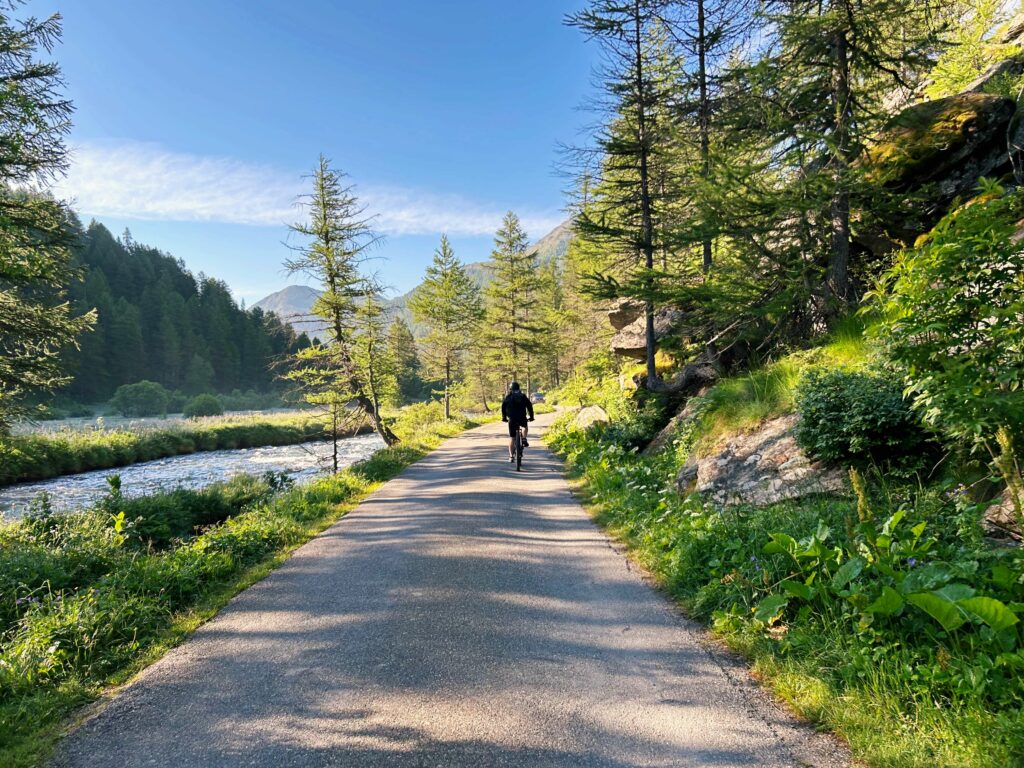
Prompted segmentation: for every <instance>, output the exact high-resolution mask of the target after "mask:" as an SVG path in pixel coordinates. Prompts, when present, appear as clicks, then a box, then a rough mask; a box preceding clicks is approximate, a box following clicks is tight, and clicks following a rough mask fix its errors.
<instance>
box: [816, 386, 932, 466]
mask: <svg viewBox="0 0 1024 768" xmlns="http://www.w3.org/2000/svg"><path fill="white" fill-rule="evenodd" d="M796 398H797V411H798V412H799V414H800V421H799V422H798V424H797V428H796V441H797V443H798V444H799V445H800V447H801V448H803V449H804V450H805V451H806V452H807V454H808V455H809V456H811V457H812V458H815V459H822V460H824V461H831V462H836V463H840V464H851V465H864V464H871V463H874V464H878V465H880V466H887V467H892V466H894V465H896V466H910V465H920V459H921V457H922V449H923V448H924V447H925V446H926V445H927V444H928V435H927V433H926V432H925V431H924V429H923V428H922V426H921V424H920V422H919V421H918V419H917V417H916V415H915V414H914V413H913V412H912V411H911V408H910V405H909V404H908V403H907V401H906V400H905V399H904V397H903V392H902V389H901V388H900V385H899V383H898V382H897V381H895V380H894V379H893V378H892V377H890V376H886V375H883V374H878V373H866V372H858V371H846V370H842V369H820V368H819V369H812V370H811V371H809V372H808V373H807V374H806V375H805V376H804V378H803V380H802V381H801V383H800V384H799V386H798V387H797V393H796Z"/></svg>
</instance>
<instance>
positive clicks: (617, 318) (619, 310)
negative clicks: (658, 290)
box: [608, 299, 644, 331]
mask: <svg viewBox="0 0 1024 768" xmlns="http://www.w3.org/2000/svg"><path fill="white" fill-rule="evenodd" d="M643 313H644V303H643V302H642V301H638V300H637V299H619V301H618V303H617V304H615V306H613V307H612V308H611V309H610V310H608V322H609V323H611V324H612V328H614V329H615V330H616V331H621V330H622V329H623V328H625V327H626V326H627V325H630V324H631V323H634V322H636V319H637V318H638V317H641V316H642V315H643Z"/></svg>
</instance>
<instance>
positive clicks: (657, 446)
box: [640, 387, 710, 456]
mask: <svg viewBox="0 0 1024 768" xmlns="http://www.w3.org/2000/svg"><path fill="white" fill-rule="evenodd" d="M709 389H710V387H704V388H702V389H701V390H700V391H699V392H697V394H695V395H693V396H692V397H690V398H689V399H687V401H686V405H685V406H683V409H682V410H681V411H679V413H677V414H676V415H675V416H673V417H672V419H671V420H670V421H669V423H668V424H666V425H665V426H664V427H662V428H661V431H660V432H658V434H657V435H655V436H654V439H653V440H651V442H649V443H648V444H647V446H646V447H645V448H644V449H643V451H641V452H640V453H641V455H643V456H653V455H654V454H656V453H658V452H659V451H660V450H661V449H662V448H664V447H665V446H666V445H668V443H669V441H670V440H671V439H672V438H673V437H675V436H676V433H677V432H678V431H679V428H680V427H682V426H683V425H684V424H686V423H687V422H690V421H693V420H694V419H696V418H697V417H698V416H699V415H700V410H699V409H700V406H701V404H702V403H703V401H702V400H701V398H702V397H703V396H704V395H706V394H707V392H708V390H709Z"/></svg>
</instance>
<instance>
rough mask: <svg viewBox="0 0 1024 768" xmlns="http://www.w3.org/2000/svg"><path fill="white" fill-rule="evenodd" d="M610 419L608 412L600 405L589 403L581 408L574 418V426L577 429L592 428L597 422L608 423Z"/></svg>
mask: <svg viewBox="0 0 1024 768" xmlns="http://www.w3.org/2000/svg"><path fill="white" fill-rule="evenodd" d="M609 421H610V419H609V418H608V413H607V411H605V409H604V408H602V407H601V406H600V405H588V406H587V407H586V408H581V409H580V412H579V413H577V414H576V418H574V419H573V420H572V423H573V426H574V427H576V428H577V429H584V430H586V429H590V428H591V427H592V426H594V425H595V424H607V423H608V422H609Z"/></svg>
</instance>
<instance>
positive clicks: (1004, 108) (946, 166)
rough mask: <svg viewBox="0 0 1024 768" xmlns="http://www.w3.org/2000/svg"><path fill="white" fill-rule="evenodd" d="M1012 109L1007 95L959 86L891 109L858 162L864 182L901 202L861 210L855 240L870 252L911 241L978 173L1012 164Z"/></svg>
mask: <svg viewBox="0 0 1024 768" xmlns="http://www.w3.org/2000/svg"><path fill="white" fill-rule="evenodd" d="M1015 112H1016V104H1015V102H1014V101H1013V99H1008V98H1005V97H1003V96H996V95H992V94H988V93H979V92H965V93H960V94H956V95H954V96H948V97H946V98H944V99H938V100H936V101H929V102H925V103H923V104H915V105H914V106H911V107H908V108H907V109H905V110H903V111H902V112H900V113H899V114H898V115H896V117H894V118H893V119H892V121H890V123H889V125H888V126H887V127H886V128H885V129H884V130H883V131H882V132H881V133H880V134H879V135H878V136H877V137H876V138H875V140H874V141H873V142H872V143H871V144H870V145H869V146H868V147H867V149H865V151H864V153H863V155H862V156H861V157H860V158H859V159H858V161H857V163H858V165H859V166H860V167H861V168H862V169H863V170H864V171H865V174H866V176H867V179H868V180H869V181H870V182H872V183H874V184H877V185H881V186H882V187H884V188H885V189H887V190H889V191H891V192H893V193H897V196H902V195H906V200H907V203H906V205H905V206H904V209H903V210H899V211H889V212H876V213H875V214H874V216H873V217H865V218H864V220H862V221H860V222H859V225H858V232H857V240H858V242H860V243H861V244H862V245H863V246H865V247H867V248H868V249H870V250H872V251H874V252H876V253H877V252H879V251H880V250H882V251H884V250H889V249H891V247H892V245H893V244H894V243H896V242H904V243H909V242H913V240H914V239H915V238H916V237H917V236H918V235H921V234H923V233H924V232H927V231H928V230H929V229H931V228H932V227H933V226H934V225H935V223H936V222H937V221H938V220H939V219H940V218H941V217H942V216H943V215H944V214H945V213H946V211H947V210H949V207H950V206H951V205H952V203H953V201H954V200H955V199H956V198H958V197H965V196H969V195H972V194H974V193H975V191H976V189H977V186H978V179H980V178H981V177H982V176H999V175H1001V174H1003V173H1005V172H1007V171H1009V170H1011V165H1010V157H1009V153H1008V151H1007V146H1008V140H1009V141H1010V142H1011V143H1014V142H1015V143H1016V144H1018V145H1019V144H1020V138H1021V137H1018V136H1016V135H1015V134H1016V133H1017V132H1019V129H1018V128H1017V127H1016V123H1014V121H1013V118H1014V114H1015ZM1011 123H1013V124H1011Z"/></svg>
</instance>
